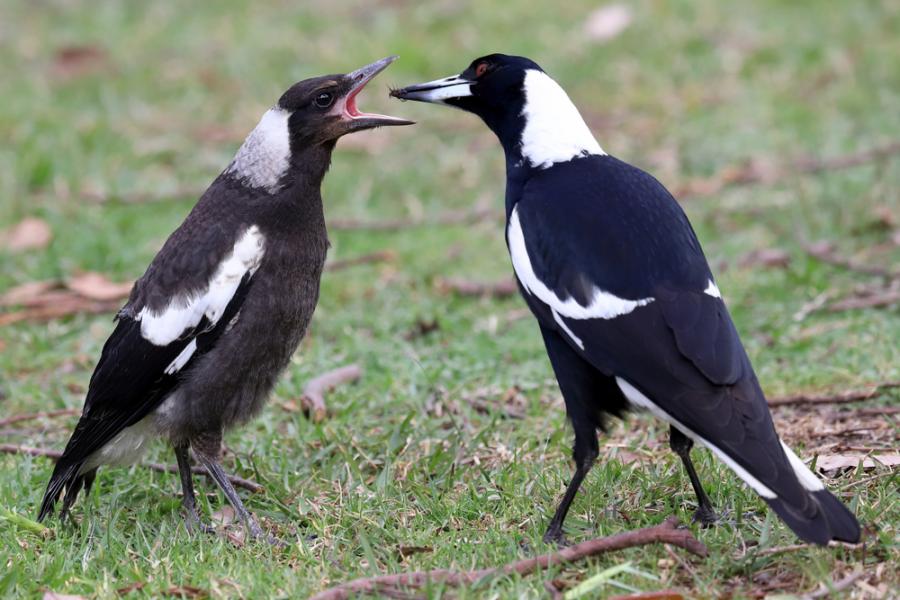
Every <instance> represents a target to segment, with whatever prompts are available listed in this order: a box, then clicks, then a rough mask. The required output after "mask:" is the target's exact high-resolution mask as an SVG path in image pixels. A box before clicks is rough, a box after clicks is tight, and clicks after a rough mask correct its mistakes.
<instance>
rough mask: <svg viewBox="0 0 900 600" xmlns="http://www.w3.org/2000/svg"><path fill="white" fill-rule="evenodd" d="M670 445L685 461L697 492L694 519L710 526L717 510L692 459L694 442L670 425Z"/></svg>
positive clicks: (686, 468) (705, 525)
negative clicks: (701, 482) (701, 483)
mask: <svg viewBox="0 0 900 600" xmlns="http://www.w3.org/2000/svg"><path fill="white" fill-rule="evenodd" d="M669 446H670V447H671V448H672V451H673V452H674V453H675V454H677V455H678V456H679V457H680V458H681V462H682V463H684V469H685V471H687V474H688V478H690V480H691V485H692V486H693V488H694V493H695V494H697V512H695V513H694V521H699V522H700V523H701V524H702V525H703V526H704V527H709V526H710V525H712V524H713V523H715V522H716V519H718V517H717V516H716V511H715V510H713V505H712V502H711V501H710V499H709V496H707V495H706V492H705V491H703V486H702V485H700V478H699V477H698V476H697V471H696V470H695V469H694V463H693V462H692V461H691V448H692V447H693V446H694V442H693V440H691V438H689V437H687V436H686V435H684V434H683V433H681V432H680V431H679V430H678V429H676V428H675V427H674V426H670V427H669Z"/></svg>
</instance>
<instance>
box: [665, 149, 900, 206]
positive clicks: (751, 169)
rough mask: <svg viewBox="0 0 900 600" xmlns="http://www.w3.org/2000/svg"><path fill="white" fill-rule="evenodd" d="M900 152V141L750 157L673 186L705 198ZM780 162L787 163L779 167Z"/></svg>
mask: <svg viewBox="0 0 900 600" xmlns="http://www.w3.org/2000/svg"><path fill="white" fill-rule="evenodd" d="M895 154H900V141H893V142H890V143H888V144H885V145H883V146H878V147H875V148H870V149H868V150H862V151H860V152H856V153H854V154H845V155H841V156H833V157H830V158H813V157H801V158H797V159H794V160H787V161H777V163H776V161H772V162H763V161H759V160H749V161H745V162H743V163H741V164H737V165H729V166H727V167H725V168H724V169H722V170H720V171H719V172H718V173H716V174H715V175H713V176H712V177H709V178H699V179H692V180H690V181H686V182H684V183H683V184H681V185H678V186H675V187H674V188H673V193H674V195H675V197H676V198H680V199H684V198H689V197H695V198H697V197H703V196H712V195H715V194H718V193H719V192H721V191H722V190H723V189H725V188H726V187H732V186H737V185H750V184H755V183H766V184H772V183H777V182H779V181H783V180H785V179H788V178H790V177H795V176H797V175H804V174H805V175H809V174H813V173H819V172H821V171H836V170H839V169H849V168H851V167H858V166H860V165H864V164H867V163H870V162H875V161H879V160H884V159H886V158H890V157H891V156H893V155H895ZM776 164H786V165H787V166H786V167H778V166H776Z"/></svg>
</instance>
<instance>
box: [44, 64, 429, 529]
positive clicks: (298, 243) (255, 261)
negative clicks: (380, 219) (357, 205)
mask: <svg viewBox="0 0 900 600" xmlns="http://www.w3.org/2000/svg"><path fill="white" fill-rule="evenodd" d="M395 59H396V57H388V58H385V59H382V60H379V61H377V62H374V63H372V64H370V65H368V66H365V67H362V68H361V69H358V70H356V71H354V72H352V73H349V74H346V75H326V76H323V77H316V78H313V79H307V80H304V81H301V82H299V83H297V84H295V85H293V86H292V87H291V88H290V89H288V90H287V91H286V92H285V93H284V94H283V95H282V96H281V98H280V99H279V100H278V102H277V104H275V105H274V106H273V107H272V108H271V109H269V110H268V111H266V113H265V114H264V115H263V117H262V119H261V120H260V122H259V124H258V125H257V126H256V128H255V129H253V131H252V132H250V135H249V136H247V139H246V140H245V141H244V143H243V145H241V147H240V148H239V149H238V151H237V154H236V155H235V157H234V160H232V161H231V164H229V165H228V167H227V168H226V169H225V170H224V171H223V172H222V173H221V174H220V175H219V176H218V177H217V178H216V179H215V181H213V183H212V184H211V185H210V187H209V189H207V190H206V192H205V193H204V194H203V195H202V196H201V197H200V200H199V201H198V202H197V204H196V206H194V208H193V210H192V211H191V212H190V214H189V215H188V216H187V218H186V219H185V221H184V222H183V223H182V224H181V226H180V227H179V228H178V229H176V230H175V232H174V233H173V234H172V235H171V236H170V237H169V239H168V240H166V243H165V244H164V245H163V247H162V249H161V250H160V251H159V253H158V254H157V255H156V257H155V258H154V259H153V262H151V263H150V266H149V267H148V268H147V271H146V272H145V273H144V275H143V276H142V277H141V278H140V279H138V280H137V282H136V283H135V285H134V288H133V289H132V291H131V295H130V297H129V299H128V302H127V303H126V304H125V306H124V307H123V308H122V309H121V311H119V313H118V315H117V317H116V318H117V321H118V322H117V324H116V328H115V331H113V333H112V335H111V336H110V337H109V339H108V340H107V341H106V344H105V345H104V347H103V352H102V355H101V356H100V361H99V362H98V363H97V367H96V369H95V370H94V374H93V375H92V376H91V381H90V386H89V389H88V392H87V397H86V399H85V403H84V410H83V412H82V415H81V419H80V420H79V421H78V424H77V425H76V427H75V431H74V432H73V433H72V436H71V438H70V439H69V442H68V444H67V445H66V448H65V451H64V452H63V455H62V458H60V459H59V462H57V463H56V467H55V469H54V470H53V475H52V477H51V478H50V482H49V483H48V484H47V491H46V492H45V494H44V499H43V503H42V504H41V508H40V513H39V515H38V520H42V519H44V518H45V517H47V516H48V515H49V514H51V513H52V512H53V508H54V504H55V503H56V502H57V500H58V498H59V496H60V494H61V493H62V492H63V490H65V496H64V498H63V504H62V510H61V513H62V514H65V513H66V512H67V511H68V510H69V508H70V507H71V505H72V503H73V502H74V500H75V498H76V496H77V495H78V492H79V491H80V490H81V489H82V487H83V488H85V490H89V489H90V487H91V484H92V483H93V481H94V477H95V474H96V472H97V469H98V468H99V467H100V466H103V465H124V464H130V463H133V462H135V461H137V460H138V459H139V457H140V456H141V454H142V452H143V451H144V449H145V447H146V446H147V445H148V443H149V442H150V441H151V440H153V439H154V438H157V437H162V438H164V439H166V440H167V441H168V442H169V443H171V444H172V446H173V447H174V449H175V456H176V458H177V460H178V467H179V471H180V476H181V484H182V487H183V491H184V508H185V510H186V517H185V518H186V521H187V524H188V526H189V527H194V526H197V527H200V528H202V529H206V527H205V526H204V525H202V523H201V521H200V518H199V515H198V512H197V507H196V504H195V500H194V490H193V483H192V479H191V469H190V463H189V457H188V449H189V447H190V448H192V449H193V451H194V454H195V456H196V457H197V460H198V461H199V462H200V463H201V464H202V465H203V467H205V468H206V470H207V471H208V472H209V474H210V476H211V477H212V478H213V479H214V480H215V481H216V483H217V484H218V485H219V487H220V488H221V489H222V491H223V493H224V494H225V496H226V498H227V499H228V501H229V502H230V503H231V504H232V505H233V506H234V509H235V511H236V513H237V514H238V515H239V516H240V518H241V519H242V521H243V522H244V523H245V525H246V526H247V528H248V529H249V530H250V533H251V535H252V536H253V537H260V536H261V535H262V530H261V529H260V527H259V524H258V523H257V522H256V521H255V519H254V518H253V517H252V516H251V515H250V513H248V512H247V510H246V509H245V508H244V506H243V504H242V503H241V499H240V497H239V496H238V494H237V493H236V492H235V490H234V488H233V487H232V485H231V483H230V481H229V479H228V477H227V475H226V474H225V472H224V471H223V469H222V467H221V465H220V464H219V455H220V452H221V443H222V435H223V432H224V431H226V430H228V429H229V428H232V427H234V426H237V425H240V424H242V423H245V422H246V421H248V420H249V419H251V418H252V417H253V416H255V415H256V414H257V413H258V412H259V411H260V409H261V408H262V406H263V404H264V402H265V400H266V397H267V396H268V394H269V392H270V391H271V389H272V386H273V385H274V384H275V382H276V379H277V378H278V375H279V374H280V373H281V371H282V370H283V369H284V368H285V367H286V366H287V364H288V362H289V360H290V357H291V355H292V354H293V352H294V351H295V350H296V348H297V346H298V344H299V343H300V340H301V338H302V337H303V335H304V333H305V331H306V328H307V325H308V324H309V321H310V318H311V317H312V314H313V310H314V309H315V307H316V302H317V301H318V297H319V279H320V277H321V274H322V268H323V266H324V264H325V254H326V251H327V249H328V237H327V232H326V230H325V218H324V214H323V206H322V197H321V193H320V186H321V183H322V179H323V177H324V176H325V172H326V171H327V170H328V167H329V165H330V163H331V153H332V150H333V149H334V146H335V143H336V142H337V140H338V138H340V137H341V136H342V135H345V134H348V133H353V132H356V131H361V130H364V129H370V128H373V127H380V126H383V125H409V124H411V123H412V122H411V121H407V120H404V119H398V118H395V117H389V116H385V115H377V114H369V113H363V112H360V111H359V110H358V109H357V107H356V97H357V95H358V94H359V93H360V91H361V90H362V89H363V87H364V86H365V85H366V83H367V82H368V81H369V80H371V79H372V78H373V77H374V76H375V75H377V74H378V73H379V72H381V71H382V70H383V69H385V68H386V67H387V66H388V65H389V64H390V63H391V62H393V61H394V60H395Z"/></svg>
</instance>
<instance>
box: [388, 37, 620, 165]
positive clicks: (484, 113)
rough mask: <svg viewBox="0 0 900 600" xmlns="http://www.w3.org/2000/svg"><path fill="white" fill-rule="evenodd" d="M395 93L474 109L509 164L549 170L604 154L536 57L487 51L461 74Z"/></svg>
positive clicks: (408, 87) (411, 98)
mask: <svg viewBox="0 0 900 600" xmlns="http://www.w3.org/2000/svg"><path fill="white" fill-rule="evenodd" d="M391 96H394V97H395V98H399V99H401V100H415V101H418V102H430V103H433V104H446V105H448V106H454V107H456V108H460V109H462V110H465V111H468V112H471V113H474V114H476V115H478V116H479V117H481V118H482V119H483V120H484V122H485V123H486V124H487V126H488V127H490V128H491V129H492V130H493V131H494V133H496V134H497V137H498V138H499V139H500V143H501V144H502V145H503V148H504V150H505V151H506V157H507V164H509V165H521V164H526V163H527V164H529V165H531V166H533V167H536V168H546V167H547V166H549V165H551V164H555V163H557V162H562V161H566V160H571V159H572V158H574V157H578V156H583V155H590V154H603V149H602V148H600V145H599V144H598V143H597V141H596V140H595V139H594V136H593V135H592V134H591V131H590V129H589V128H588V126H587V125H586V124H585V122H584V119H582V118H581V114H580V113H579V112H578V109H577V108H576V107H575V105H574V104H573V103H572V101H571V100H570V99H569V96H568V95H567V94H566V92H565V91H564V90H563V89H562V88H561V87H560V86H559V84H558V83H556V82H555V81H554V80H553V79H552V78H551V77H550V76H548V75H547V74H546V73H545V72H544V70H543V69H541V67H539V66H538V65H537V63H535V62H534V61H533V60H530V59H528V58H524V57H521V56H508V55H506V54H489V55H487V56H482V57H481V58H478V59H475V60H474V61H472V64H470V65H469V66H468V67H467V68H466V70H465V71H463V72H462V73H460V74H459V75H453V76H450V77H445V78H443V79H435V80H434V81H429V82H427V83H419V84H416V85H411V86H407V87H405V88H402V89H399V90H392V91H391Z"/></svg>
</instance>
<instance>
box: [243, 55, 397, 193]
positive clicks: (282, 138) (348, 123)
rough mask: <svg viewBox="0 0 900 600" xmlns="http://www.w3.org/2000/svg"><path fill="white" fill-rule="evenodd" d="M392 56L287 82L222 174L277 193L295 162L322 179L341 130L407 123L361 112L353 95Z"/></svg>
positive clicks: (393, 58) (289, 175) (356, 129)
mask: <svg viewBox="0 0 900 600" xmlns="http://www.w3.org/2000/svg"><path fill="white" fill-rule="evenodd" d="M396 58H397V57H396V56H389V57H387V58H383V59H381V60H379V61H376V62H373V63H372V64H371V65H366V66H365V67H362V68H361V69H357V70H356V71H353V72H352V73H348V74H346V75H325V76H324V77H313V78H312V79H305V80H303V81H301V82H299V83H296V84H294V85H293V86H291V89H289V90H288V91H286V92H285V93H284V94H283V95H282V96H281V98H280V99H279V100H278V103H277V104H276V105H275V106H273V107H272V108H271V109H269V110H268V111H266V113H265V114H264V115H263V117H262V119H261V120H260V121H259V124H258V125H257V126H256V128H255V129H254V130H253V131H251V132H250V135H249V136H247V139H246V140H245V141H244V143H243V145H242V146H241V147H240V148H239V149H238V151H237V154H235V157H234V160H233V161H232V162H231V164H230V165H229V166H228V168H227V169H226V170H225V174H228V175H231V176H232V177H236V178H238V179H240V180H241V181H243V182H244V184H245V185H248V186H250V187H253V188H262V189H265V190H267V191H268V192H269V193H275V192H277V191H278V190H280V189H282V188H283V187H284V186H285V185H286V184H287V182H288V181H289V180H290V178H291V177H292V176H295V175H296V174H295V171H296V167H297V166H300V167H302V168H303V169H306V170H307V171H310V172H315V173H316V177H318V178H321V177H322V176H323V175H324V173H325V170H326V169H327V168H328V164H329V163H330V160H331V150H332V148H333V147H334V143H335V141H336V140H337V139H338V138H339V137H341V136H342V135H345V134H347V133H353V132H354V131H361V130H363V129H371V128H373V127H380V126H382V125H411V124H412V123H413V122H412V121H407V120H406V119H398V118H396V117H389V116H387V115H376V114H371V113H364V112H360V111H359V109H358V108H357V107H356V96H357V95H358V94H359V93H360V92H361V91H362V89H363V87H365V85H366V83H368V82H369V81H370V80H371V79H372V78H373V77H375V76H376V75H377V74H378V73H380V72H381V71H383V70H384V69H385V68H386V67H387V66H388V65H389V64H391V63H392V62H394V60H395V59H396ZM311 155H315V157H317V158H311ZM292 166H293V167H292Z"/></svg>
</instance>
